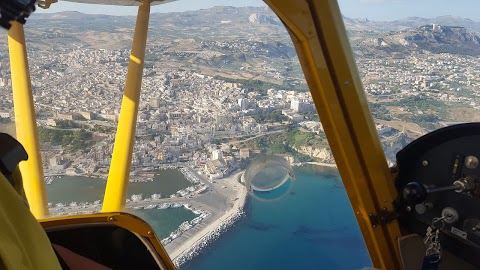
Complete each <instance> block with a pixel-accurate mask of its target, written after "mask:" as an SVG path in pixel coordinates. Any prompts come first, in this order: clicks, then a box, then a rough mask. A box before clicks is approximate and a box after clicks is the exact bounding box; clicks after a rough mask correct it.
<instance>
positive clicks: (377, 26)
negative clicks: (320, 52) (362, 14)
mask: <svg viewBox="0 0 480 270" xmlns="http://www.w3.org/2000/svg"><path fill="white" fill-rule="evenodd" d="M343 19H344V22H345V27H346V28H347V30H352V31H380V32H389V31H399V30H406V29H411V28H417V27H420V26H422V25H428V24H439V25H447V26H460V27H465V28H466V29H468V30H470V31H473V32H477V33H480V22H476V21H473V20H471V19H466V18H461V17H454V16H439V17H434V18H422V17H408V18H405V19H401V20H395V21H370V20H368V19H352V18H348V17H345V16H344V17H343Z"/></svg>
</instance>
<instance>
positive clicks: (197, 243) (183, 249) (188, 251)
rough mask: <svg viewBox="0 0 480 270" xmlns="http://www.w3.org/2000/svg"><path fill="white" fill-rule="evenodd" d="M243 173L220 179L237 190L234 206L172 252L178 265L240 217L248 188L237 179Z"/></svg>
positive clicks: (171, 256)
mask: <svg viewBox="0 0 480 270" xmlns="http://www.w3.org/2000/svg"><path fill="white" fill-rule="evenodd" d="M242 173H243V172H239V173H236V174H234V175H231V176H230V177H227V178H224V179H221V180H218V181H219V182H220V181H221V183H222V185H229V187H228V188H231V189H233V190H234V191H235V193H234V196H233V197H232V198H230V199H231V200H234V203H233V206H232V207H231V208H230V209H229V210H228V211H226V212H225V213H224V214H223V215H222V216H220V217H219V218H217V219H215V220H213V222H212V221H211V223H209V224H206V226H205V227H204V228H202V229H201V230H200V231H199V232H197V233H196V234H195V235H193V237H190V238H189V239H188V240H187V241H185V242H184V243H182V244H181V245H179V246H178V247H177V248H175V250H173V251H172V252H170V258H172V260H173V261H174V262H175V264H176V265H177V266H178V265H180V264H182V263H183V262H185V261H187V260H188V259H190V258H191V257H193V256H194V253H198V251H199V249H201V247H203V246H205V245H206V242H208V241H211V240H212V239H211V238H212V237H214V235H215V234H219V233H221V231H223V230H225V229H226V226H229V225H232V224H233V223H234V222H235V221H236V219H238V218H239V215H241V214H242V213H243V207H244V204H245V199H246V196H247V190H246V188H245V187H244V186H243V185H241V184H239V183H238V182H237V181H236V179H237V177H238V176H239V175H240V174H242Z"/></svg>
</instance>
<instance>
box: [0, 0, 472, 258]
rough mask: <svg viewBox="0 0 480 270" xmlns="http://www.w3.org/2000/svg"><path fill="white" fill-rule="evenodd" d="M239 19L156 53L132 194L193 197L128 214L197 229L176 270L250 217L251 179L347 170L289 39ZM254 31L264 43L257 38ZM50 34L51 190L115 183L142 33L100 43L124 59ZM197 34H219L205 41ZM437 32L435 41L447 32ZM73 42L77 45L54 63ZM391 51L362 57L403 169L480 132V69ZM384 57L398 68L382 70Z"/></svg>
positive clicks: (66, 211)
mask: <svg viewBox="0 0 480 270" xmlns="http://www.w3.org/2000/svg"><path fill="white" fill-rule="evenodd" d="M218 10H219V9H218V8H217V9H216V11H218ZM221 11H222V12H226V14H229V13H228V12H232V11H231V10H229V9H225V10H223V9H222V10H221ZM237 11H239V12H241V14H242V15H244V16H243V17H244V19H243V20H240V19H238V18H241V16H238V18H235V19H237V20H239V21H233V22H232V21H231V20H226V19H225V20H221V23H220V24H221V25H222V26H225V30H218V32H216V31H213V30H214V29H211V28H212V26H211V25H209V24H208V23H207V24H205V25H203V26H202V25H199V26H197V25H196V24H193V23H192V24H188V25H187V26H186V27H187V30H186V31H184V32H182V33H178V36H177V35H175V34H177V33H175V32H174V31H173V30H171V29H170V30H168V31H167V30H165V29H164V30H165V36H164V37H165V40H159V39H158V37H160V38H161V37H162V35H160V34H159V33H158V32H155V30H154V32H153V34H152V37H153V40H152V45H151V46H150V47H148V48H147V56H146V57H145V68H144V73H143V75H144V76H143V81H142V91H141V103H140V106H139V113H138V118H137V127H136V136H135V146H134V151H133V157H132V167H131V173H130V179H129V180H130V182H132V183H133V182H137V183H143V182H151V181H158V180H155V179H156V176H157V175H158V174H160V173H161V171H162V170H178V171H180V172H181V173H182V175H183V177H184V178H185V179H186V180H187V181H188V182H189V184H188V185H187V186H186V187H184V188H181V189H178V190H176V191H175V192H174V193H173V194H169V195H168V196H165V194H161V193H162V191H161V190H158V191H155V193H154V194H151V195H148V196H145V195H144V194H134V195H132V196H130V197H129V198H128V199H127V201H126V203H127V211H133V212H134V213H135V211H136V210H164V209H185V210H186V211H189V212H191V213H193V214H194V215H195V217H194V218H193V219H191V220H186V221H183V222H182V223H181V224H179V226H178V228H177V229H175V230H173V231H171V232H169V234H168V235H167V236H166V237H164V238H162V239H160V240H161V241H162V244H163V245H165V247H166V249H167V251H168V252H169V254H170V256H171V257H172V259H174V261H175V263H176V265H181V264H182V263H184V262H185V261H187V260H189V259H190V258H192V257H193V256H195V255H196V254H198V253H199V252H200V250H201V249H202V248H203V247H205V246H206V245H208V243H210V242H211V241H213V240H214V239H216V238H218V237H219V235H220V234H221V233H222V232H223V231H225V230H228V228H229V227H230V226H231V225H232V224H234V223H235V221H237V220H238V219H240V218H241V217H242V216H243V215H244V206H245V202H246V199H247V190H246V188H245V187H244V183H243V181H242V177H241V176H242V174H243V172H244V171H245V169H246V168H247V167H248V165H249V164H250V163H251V162H252V161H253V160H254V159H255V158H256V157H258V156H260V155H278V156H281V157H283V158H285V159H286V160H287V161H288V162H289V163H290V164H291V165H304V164H322V165H325V166H332V167H334V166H335V161H334V159H333V156H332V153H331V151H330V147H329V145H328V142H327V139H326V135H325V133H324V132H323V126H322V124H321V122H320V119H319V117H318V115H317V113H316V110H315V106H314V104H313V100H312V95H311V93H310V92H309V91H308V88H307V85H306V82H305V80H304V77H303V74H302V72H301V69H300V65H299V62H298V58H297V57H296V54H295V50H294V47H293V44H291V41H290V39H289V37H288V34H287V33H286V31H285V29H284V28H282V27H283V26H282V25H281V24H280V23H279V21H278V20H276V19H272V18H270V17H269V16H270V15H269V14H270V13H269V12H267V11H265V10H263V9H254V8H253V9H252V8H248V9H238V10H237ZM252 12H255V13H252ZM75 16H80V17H81V16H82V15H78V14H75ZM172 18H173V16H172V17H168V18H167V19H168V20H173V19H172ZM107 19H109V18H107ZM235 19H232V20H235ZM38 20H39V21H42V20H40V19H38ZM109 20H113V19H112V18H110V19H109ZM126 20H129V19H126ZM168 20H167V21H168ZM153 21H155V18H153ZM217 23H218V22H217ZM236 24H238V26H235V25H236ZM112 25H114V24H112ZM122 26H124V25H122ZM247 26H248V27H253V28H255V29H257V30H258V31H259V32H260V33H262V34H264V36H263V37H262V38H260V37H258V36H255V35H251V33H250V30H249V31H247V30H245V29H250V28H247ZM35 27H37V28H35ZM49 27H51V28H49V29H50V30H51V31H50V32H48V34H41V35H40V34H38V33H36V31H32V32H34V33H33V34H34V37H33V38H32V40H30V41H29V42H31V45H32V46H30V47H29V50H28V55H29V66H30V72H31V73H30V75H31V79H32V89H33V92H34V103H35V109H36V113H37V115H36V117H37V124H38V128H39V129H38V133H39V138H40V141H41V155H42V161H43V165H44V172H45V176H46V177H45V181H46V183H47V184H50V185H55V183H56V182H57V181H62V179H64V177H88V178H94V179H98V181H105V179H106V178H107V176H108V173H109V171H110V169H111V168H110V167H109V166H110V161H111V155H112V150H113V145H114V143H115V133H116V127H117V124H118V122H119V121H121V119H119V113H120V106H121V100H122V95H123V90H124V81H125V77H126V74H127V68H128V61H129V56H130V50H129V49H128V48H127V47H128V46H129V42H130V39H129V38H125V37H123V36H124V35H126V34H129V33H130V32H129V31H131V30H128V31H127V30H125V29H124V28H122V27H117V28H116V27H115V26H111V27H112V29H107V30H108V31H107V30H104V29H103V30H102V29H98V31H101V32H102V34H104V35H106V36H108V35H110V36H108V37H111V40H114V41H115V42H117V43H118V44H117V43H115V44H114V45H112V44H113V43H114V42H113V41H109V42H113V43H112V44H110V43H109V46H110V47H111V48H105V47H106V46H103V45H102V44H101V42H103V40H102V38H101V37H100V36H101V35H98V36H99V37H92V35H91V32H89V31H90V30H85V29H84V28H83V27H81V26H77V27H78V29H76V30H75V31H77V32H76V34H77V35H81V34H85V37H86V38H85V39H84V40H80V39H77V38H75V37H74V36H73V34H70V33H67V32H66V31H65V30H64V29H63V28H62V26H58V25H55V26H53V25H50V26H49ZM196 27H207V29H208V30H209V31H207V30H204V31H205V36H202V35H199V34H198V33H197V30H198V29H197V28H196ZM38 28H39V26H35V25H34V28H33V29H34V30H38ZM427 28H428V27H427ZM431 28H432V29H430V28H428V29H425V30H424V31H440V30H441V27H440V28H439V26H432V27H431ZM113 30H115V31H113ZM234 30H238V31H234ZM110 32H111V33H110ZM79 33H80V34H79ZM119 33H120V34H119ZM225 33H228V34H229V35H228V39H226V38H225V36H226V35H225ZM360 34H364V33H363V32H359V33H356V32H353V33H352V36H354V37H355V35H360ZM232 35H235V36H232ZM121 37H123V38H121ZM96 38H97V39H96ZM59 40H60V41H65V42H63V43H61V42H59V43H58V46H56V47H55V49H51V48H52V46H50V45H51V44H57V43H56V42H58V41H59ZM92 40H94V41H92ZM49 42H50V43H49ZM89 42H90V43H89ZM389 42H390V41H389V40H388V39H379V38H374V39H371V38H363V39H362V41H361V42H358V43H354V44H353V46H352V47H353V49H354V53H355V55H356V56H357V58H356V61H357V66H358V69H359V72H360V75H361V79H362V81H363V84H364V88H365V92H366V95H367V99H368V101H369V105H370V110H371V112H372V114H373V117H374V120H375V124H376V129H377V131H378V135H379V138H380V140H381V142H382V145H383V147H384V150H385V155H386V157H387V160H388V162H389V164H390V165H393V164H394V163H395V154H396V153H397V151H398V150H400V149H402V148H403V147H404V146H405V145H406V144H408V143H409V142H410V141H411V140H413V139H415V138H417V137H419V136H421V135H423V134H425V133H426V132H428V131H431V130H434V129H437V128H439V127H442V126H446V125H449V124H452V123H456V122H460V121H466V120H471V121H475V120H480V116H477V115H478V110H480V95H479V94H478V93H477V92H478V91H477V92H476V89H479V88H480V80H478V77H479V76H478V75H479V74H480V70H478V69H477V68H476V67H478V66H480V65H479V64H480V62H479V60H478V59H477V58H476V57H474V56H471V55H465V54H452V53H444V52H442V53H433V52H428V51H413V52H409V53H405V52H404V53H403V54H399V53H393V54H389V51H388V47H389V46H390V45H389ZM125 44H126V45H128V46H124V45H125ZM5 48H6V46H3V47H2V48H1V49H0V56H1V57H0V74H1V75H2V76H1V77H0V92H1V93H2V95H3V97H4V98H3V99H2V100H1V101H0V122H1V125H2V127H9V126H10V127H12V126H13V123H14V122H15V116H14V113H13V97H12V92H11V79H10V71H9V65H8V54H7V52H6V49H5ZM372 51H374V52H375V53H376V54H373V55H378V54H380V55H382V56H385V57H384V58H380V57H372ZM459 105H461V106H459ZM465 116H467V118H468V119H466V120H465ZM7 131H8V130H7ZM9 132H10V133H12V134H13V133H14V132H13V131H9ZM101 203H102V202H101V200H95V201H81V202H80V201H79V202H70V201H68V202H65V201H64V202H59V203H50V204H49V207H50V212H51V214H52V215H70V214H84V213H94V212H98V211H100V210H101Z"/></svg>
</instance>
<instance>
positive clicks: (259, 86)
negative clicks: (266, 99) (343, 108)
mask: <svg viewBox="0 0 480 270" xmlns="http://www.w3.org/2000/svg"><path fill="white" fill-rule="evenodd" d="M214 78H215V79H217V80H222V81H225V82H229V83H240V84H242V85H243V87H244V88H246V89H248V90H249V91H252V92H256V93H259V94H260V95H263V96H265V95H267V91H268V89H277V90H293V91H297V92H306V91H307V89H306V88H305V87H304V86H302V85H291V84H287V83H284V84H275V83H269V82H265V81H260V80H245V79H232V78H226V77H222V76H218V75H217V76H215V77H214Z"/></svg>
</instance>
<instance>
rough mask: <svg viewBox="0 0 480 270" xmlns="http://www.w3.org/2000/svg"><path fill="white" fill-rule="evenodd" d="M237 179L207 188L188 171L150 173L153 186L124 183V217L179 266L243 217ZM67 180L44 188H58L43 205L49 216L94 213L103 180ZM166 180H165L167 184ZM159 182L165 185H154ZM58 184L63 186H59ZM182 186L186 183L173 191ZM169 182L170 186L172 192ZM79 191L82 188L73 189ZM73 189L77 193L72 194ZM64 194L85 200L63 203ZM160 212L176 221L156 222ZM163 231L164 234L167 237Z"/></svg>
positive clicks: (205, 182) (242, 194) (56, 180)
mask: <svg viewBox="0 0 480 270" xmlns="http://www.w3.org/2000/svg"><path fill="white" fill-rule="evenodd" d="M150 173H152V172H150ZM162 173H164V174H163V175H162ZM165 173H167V174H168V175H165ZM242 173H243V172H237V173H235V174H233V175H231V176H230V177H227V178H224V179H219V180H217V181H215V182H210V181H208V179H207V178H206V177H204V176H203V175H200V174H198V173H197V172H195V171H194V170H193V169H191V168H188V167H178V168H166V169H164V170H160V171H159V172H158V173H157V172H155V176H154V180H153V181H147V182H131V183H130V187H129V197H128V199H127V200H126V211H128V212H131V213H133V214H136V215H138V216H139V217H141V218H143V219H145V220H146V221H147V222H149V223H150V224H151V225H152V227H153V229H154V230H155V232H156V234H157V237H158V238H159V240H161V242H162V244H163V245H164V246H165V248H166V250H167V252H168V253H169V255H170V257H171V258H172V260H173V261H174V262H175V264H176V265H177V266H179V265H181V264H183V263H184V262H185V261H187V260H189V259H190V258H192V257H194V256H195V255H196V254H198V253H199V252H200V251H201V250H202V249H203V248H205V247H206V246H207V245H208V244H209V243H211V242H212V241H213V240H215V239H216V238H218V237H219V236H220V234H221V233H222V232H223V231H225V230H227V229H228V228H229V227H230V226H231V225H233V224H234V223H235V221H236V220H238V219H239V218H241V217H242V216H243V206H244V203H245V197H246V189H245V188H244V186H243V185H241V184H240V183H238V182H237V179H238V177H239V176H240V175H241V174H242ZM71 177H72V176H68V177H65V176H60V177H59V176H55V177H54V179H53V180H52V183H50V184H49V185H48V186H49V187H50V188H52V189H57V187H58V186H61V187H62V188H60V189H58V190H57V191H56V193H53V196H50V193H49V198H51V200H52V202H50V203H49V207H50V214H51V215H52V216H59V215H77V214H91V213H96V212H100V211H101V203H102V201H101V197H98V196H95V192H96V191H98V192H102V191H103V190H104V180H103V179H98V178H97V179H96V178H86V179H73V180H72V178H71ZM168 177H170V178H169V179H170V180H167V178H168ZM160 179H162V180H161V181H164V180H166V181H165V182H163V183H162V184H160ZM172 179H173V181H172ZM64 180H66V181H65V182H63V181H64ZM182 180H186V182H187V183H182V185H178V182H181V181H182ZM62 182H63V184H64V185H62ZM172 182H175V184H176V185H174V187H175V188H173V189H172V186H171V183H172ZM85 184H86V185H85ZM152 184H155V185H156V188H155V189H152V188H150V187H149V185H152ZM79 185H83V187H78V188H77V186H79ZM133 185H136V186H135V188H132V186H133ZM85 186H86V187H85ZM79 189H81V190H82V191H81V192H78V190H79ZM132 189H133V190H132ZM68 190H72V191H73V190H76V191H77V193H80V194H78V196H79V197H82V196H83V195H86V196H83V198H82V199H81V200H77V201H70V202H68V201H67V200H66V198H72V196H71V195H70V192H68ZM84 190H85V191H84ZM86 192H88V193H86ZM92 193H94V194H92ZM59 194H60V195H61V196H59ZM85 197H86V198H87V199H86V198H85ZM92 199H96V200H94V201H92ZM54 202H55V203H54ZM177 209H178V210H177ZM165 211H171V212H170V213H169V214H175V215H178V216H179V217H180V218H179V219H176V220H175V222H173V221H171V220H170V218H161V220H160V218H158V216H159V215H162V216H164V215H165V214H164V213H163V212H165ZM172 211H177V212H175V213H173V212H172ZM165 228H169V229H168V231H166V230H165Z"/></svg>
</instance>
